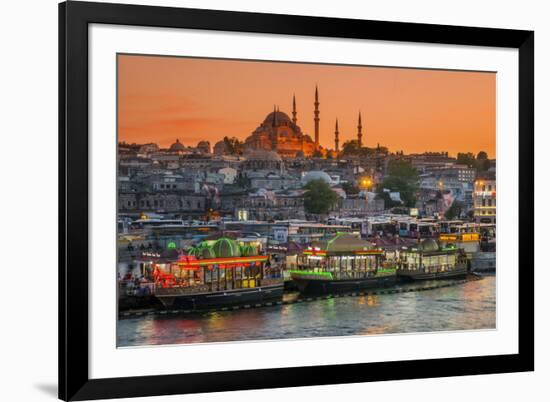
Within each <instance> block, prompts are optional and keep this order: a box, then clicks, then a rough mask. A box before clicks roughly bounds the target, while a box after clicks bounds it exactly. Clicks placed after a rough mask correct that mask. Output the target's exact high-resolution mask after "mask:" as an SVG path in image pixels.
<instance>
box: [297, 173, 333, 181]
mask: <svg viewBox="0 0 550 402" xmlns="http://www.w3.org/2000/svg"><path fill="white" fill-rule="evenodd" d="M312 180H323V181H324V182H325V183H327V184H332V179H331V178H330V176H329V175H328V174H327V173H326V172H323V171H321V170H312V171H311V172H307V173H306V174H305V175H304V176H303V177H302V184H307V183H309V182H310V181H312Z"/></svg>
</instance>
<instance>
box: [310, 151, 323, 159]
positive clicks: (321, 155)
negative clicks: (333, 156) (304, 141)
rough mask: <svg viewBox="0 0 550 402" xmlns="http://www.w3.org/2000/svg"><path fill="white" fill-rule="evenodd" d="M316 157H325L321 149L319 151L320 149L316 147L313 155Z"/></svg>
mask: <svg viewBox="0 0 550 402" xmlns="http://www.w3.org/2000/svg"><path fill="white" fill-rule="evenodd" d="M312 156H313V157H314V158H322V157H323V154H322V153H321V151H319V150H318V149H316V150H315V151H313V155H312Z"/></svg>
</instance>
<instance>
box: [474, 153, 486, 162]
mask: <svg viewBox="0 0 550 402" xmlns="http://www.w3.org/2000/svg"><path fill="white" fill-rule="evenodd" d="M476 159H477V160H478V161H479V160H482V159H489V156H488V155H487V152H485V151H479V152H478V154H477V157H476Z"/></svg>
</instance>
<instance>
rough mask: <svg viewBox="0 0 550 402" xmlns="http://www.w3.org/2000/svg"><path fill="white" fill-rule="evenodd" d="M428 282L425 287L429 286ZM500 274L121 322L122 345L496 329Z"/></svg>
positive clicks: (118, 332)
mask: <svg viewBox="0 0 550 402" xmlns="http://www.w3.org/2000/svg"><path fill="white" fill-rule="evenodd" d="M429 285H430V284H424V285H423V286H429ZM495 307H496V297H495V277H494V276H489V277H485V278H483V279H482V280H479V281H473V282H467V283H465V284H462V285H457V286H451V287H445V288H439V289H434V290H428V291H423V292H406V293H395V294H391V295H373V296H359V297H342V298H331V299H326V300H318V301H313V302H308V303H299V304H292V305H284V306H277V307H270V308H258V309H251V310H235V311H225V312H221V313H208V314H203V315H197V316H170V317H157V316H144V317H138V318H131V319H123V320H119V321H118V325H117V344H118V346H137V345H161V344H178V343H203V342H228V341H243V340H254V339H256V340H261V339H282V338H304V337H318V336H342V335H372V334H389V333H406V332H433V331H444V330H471V329H490V328H495V324H496V315H495Z"/></svg>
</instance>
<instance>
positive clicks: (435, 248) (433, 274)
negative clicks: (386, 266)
mask: <svg viewBox="0 0 550 402" xmlns="http://www.w3.org/2000/svg"><path fill="white" fill-rule="evenodd" d="M396 273H397V276H398V277H399V278H404V279H409V280H426V279H451V278H458V277H465V276H466V275H467V273H468V258H467V255H466V253H465V252H464V250H463V249H461V248H458V247H457V246H456V245H454V244H447V245H446V246H445V247H441V246H440V244H439V243H438V242H437V241H435V240H434V239H425V240H423V241H422V242H421V243H420V244H419V245H418V247H415V248H410V249H406V250H402V251H401V252H400V256H399V259H398V268H397V272H396Z"/></svg>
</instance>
